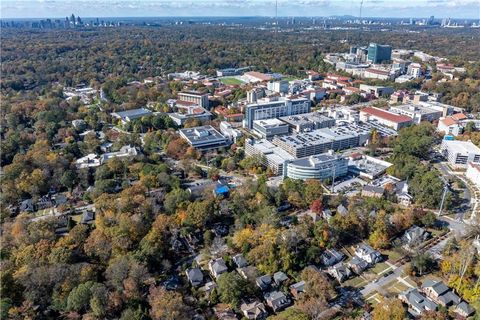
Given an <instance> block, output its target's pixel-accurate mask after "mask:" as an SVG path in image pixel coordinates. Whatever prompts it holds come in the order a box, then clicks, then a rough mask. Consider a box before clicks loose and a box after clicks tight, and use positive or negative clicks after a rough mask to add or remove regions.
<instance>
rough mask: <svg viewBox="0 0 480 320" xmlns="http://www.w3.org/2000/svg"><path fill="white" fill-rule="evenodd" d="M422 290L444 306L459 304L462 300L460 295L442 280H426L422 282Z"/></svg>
mask: <svg viewBox="0 0 480 320" xmlns="http://www.w3.org/2000/svg"><path fill="white" fill-rule="evenodd" d="M422 291H423V292H424V293H425V295H426V296H427V297H428V298H430V299H432V300H433V301H434V302H436V303H438V304H441V305H442V306H444V307H448V306H451V305H457V304H459V303H460V301H461V299H460V297H459V296H458V295H456V294H455V293H454V292H453V291H452V290H450V288H449V287H447V286H446V285H445V284H444V283H443V282H442V281H437V280H426V281H425V282H424V283H423V284H422Z"/></svg>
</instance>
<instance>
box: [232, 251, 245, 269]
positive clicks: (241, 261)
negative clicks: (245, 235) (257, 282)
mask: <svg viewBox="0 0 480 320" xmlns="http://www.w3.org/2000/svg"><path fill="white" fill-rule="evenodd" d="M232 260H233V263H235V265H236V266H237V268H244V267H246V266H248V262H247V259H245V257H244V256H243V255H242V254H241V253H239V254H236V255H234V256H233V257H232Z"/></svg>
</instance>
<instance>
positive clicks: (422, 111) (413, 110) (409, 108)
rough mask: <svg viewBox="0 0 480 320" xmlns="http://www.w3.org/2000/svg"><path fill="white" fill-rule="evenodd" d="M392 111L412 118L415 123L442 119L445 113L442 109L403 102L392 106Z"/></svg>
mask: <svg viewBox="0 0 480 320" xmlns="http://www.w3.org/2000/svg"><path fill="white" fill-rule="evenodd" d="M390 111H391V112H395V113H397V114H400V115H405V116H407V117H410V118H412V119H413V123H415V124H419V123H420V122H422V121H428V122H433V121H435V120H438V119H440V117H441V116H442V115H443V112H442V111H439V110H435V109H433V108H429V107H425V106H423V105H417V104H416V105H414V104H403V105H400V106H392V107H390Z"/></svg>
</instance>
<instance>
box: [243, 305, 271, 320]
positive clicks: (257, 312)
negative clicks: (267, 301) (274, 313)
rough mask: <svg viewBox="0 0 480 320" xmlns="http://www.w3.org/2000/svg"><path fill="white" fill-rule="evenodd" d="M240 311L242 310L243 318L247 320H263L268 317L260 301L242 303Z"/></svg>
mask: <svg viewBox="0 0 480 320" xmlns="http://www.w3.org/2000/svg"><path fill="white" fill-rule="evenodd" d="M240 310H242V313H243V316H244V317H245V318H247V319H249V320H263V319H266V318H267V316H268V312H267V310H266V308H265V305H264V304H263V303H261V302H260V301H253V302H251V303H242V305H241V306H240Z"/></svg>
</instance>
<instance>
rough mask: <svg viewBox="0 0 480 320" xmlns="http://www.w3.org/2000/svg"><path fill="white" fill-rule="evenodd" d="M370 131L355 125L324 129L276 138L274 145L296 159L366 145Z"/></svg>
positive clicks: (345, 124)
mask: <svg viewBox="0 0 480 320" xmlns="http://www.w3.org/2000/svg"><path fill="white" fill-rule="evenodd" d="M369 137H370V131H369V130H366V129H364V128H361V127H360V126H356V125H354V124H349V123H344V124H343V125H342V126H337V127H332V128H323V129H318V130H314V131H311V132H303V133H299V134H296V135H290V136H280V137H279V136H276V137H274V138H273V141H272V142H273V144H275V145H277V146H279V147H281V148H282V149H284V150H285V151H287V152H288V153H290V154H291V155H293V156H295V157H296V158H303V157H308V156H312V155H316V154H321V153H325V152H327V151H328V150H330V149H331V150H335V151H337V150H343V149H348V148H353V147H358V146H360V145H363V144H365V143H366V142H367V141H368V139H369Z"/></svg>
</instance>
